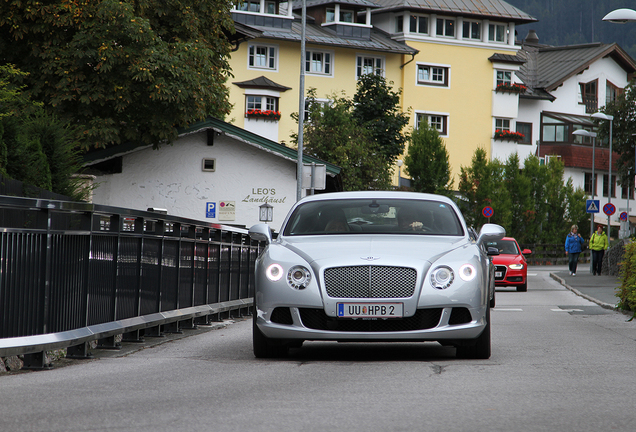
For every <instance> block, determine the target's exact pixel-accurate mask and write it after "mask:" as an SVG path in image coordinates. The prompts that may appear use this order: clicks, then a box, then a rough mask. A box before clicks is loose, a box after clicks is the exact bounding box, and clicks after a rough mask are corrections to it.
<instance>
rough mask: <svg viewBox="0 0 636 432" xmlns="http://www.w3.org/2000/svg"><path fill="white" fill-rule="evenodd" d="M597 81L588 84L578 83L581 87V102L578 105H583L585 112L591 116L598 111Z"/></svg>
mask: <svg viewBox="0 0 636 432" xmlns="http://www.w3.org/2000/svg"><path fill="white" fill-rule="evenodd" d="M596 83H597V80H594V81H590V82H588V83H579V86H580V87H581V101H580V102H579V103H581V104H584V105H585V112H586V113H588V114H593V113H595V112H596V111H598V92H597V91H598V89H597V85H596Z"/></svg>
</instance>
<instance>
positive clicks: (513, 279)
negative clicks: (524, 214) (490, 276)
mask: <svg viewBox="0 0 636 432" xmlns="http://www.w3.org/2000/svg"><path fill="white" fill-rule="evenodd" d="M487 247H494V248H497V249H498V250H499V255H496V256H493V257H492V262H493V264H495V286H514V287H516V288H517V291H528V262H527V261H526V257H525V256H524V255H529V254H531V253H532V251H531V250H530V249H524V250H521V248H520V247H519V244H518V243H517V240H515V239H514V238H512V237H504V238H503V239H501V240H496V241H491V242H488V243H487Z"/></svg>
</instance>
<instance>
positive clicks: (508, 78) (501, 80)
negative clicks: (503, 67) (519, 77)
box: [497, 70, 512, 85]
mask: <svg viewBox="0 0 636 432" xmlns="http://www.w3.org/2000/svg"><path fill="white" fill-rule="evenodd" d="M500 84H509V85H510V84H512V72H511V71H500V70H498V71H497V85H500Z"/></svg>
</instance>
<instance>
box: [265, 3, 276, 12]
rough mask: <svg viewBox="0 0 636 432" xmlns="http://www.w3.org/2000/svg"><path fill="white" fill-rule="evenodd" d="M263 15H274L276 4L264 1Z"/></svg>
mask: <svg viewBox="0 0 636 432" xmlns="http://www.w3.org/2000/svg"><path fill="white" fill-rule="evenodd" d="M265 13H268V14H273V15H275V14H276V2H273V1H266V2H265Z"/></svg>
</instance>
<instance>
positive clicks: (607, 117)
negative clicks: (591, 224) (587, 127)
mask: <svg viewBox="0 0 636 432" xmlns="http://www.w3.org/2000/svg"><path fill="white" fill-rule="evenodd" d="M592 118H595V119H599V120H607V121H609V179H608V182H607V202H608V203H611V202H612V186H614V182H613V181H612V123H613V122H614V116H611V115H609V114H605V113H602V112H597V113H594V114H592ZM611 230H612V229H611V226H610V215H607V238H608V240H609V238H610V234H611ZM607 243H608V246H607V248H608V249H609V241H608V242H607Z"/></svg>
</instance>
